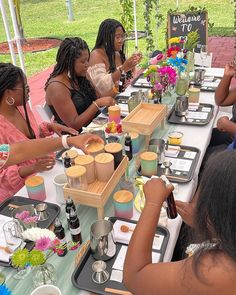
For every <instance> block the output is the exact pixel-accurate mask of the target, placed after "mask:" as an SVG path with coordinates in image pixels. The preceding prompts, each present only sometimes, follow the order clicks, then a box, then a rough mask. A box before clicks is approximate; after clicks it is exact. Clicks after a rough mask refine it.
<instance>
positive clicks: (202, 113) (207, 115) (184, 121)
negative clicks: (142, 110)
mask: <svg viewBox="0 0 236 295" xmlns="http://www.w3.org/2000/svg"><path fill="white" fill-rule="evenodd" d="M190 112H191V117H190ZM213 112H214V106H213V105H212V104H209V103H200V104H199V107H198V108H197V109H196V110H189V112H188V114H187V115H186V116H183V117H179V116H176V115H175V105H174V106H173V107H172V109H171V111H170V113H169V115H168V117H167V121H168V122H169V123H173V124H180V125H196V126H204V125H207V124H208V123H209V122H210V120H211V119H212V116H213Z"/></svg>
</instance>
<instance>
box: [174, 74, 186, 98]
mask: <svg viewBox="0 0 236 295" xmlns="http://www.w3.org/2000/svg"><path fill="white" fill-rule="evenodd" d="M187 89H188V75H187V74H186V73H180V74H179V77H178V78H177V81H176V87H175V92H176V94H177V95H180V96H183V95H185V94H186V92H187Z"/></svg>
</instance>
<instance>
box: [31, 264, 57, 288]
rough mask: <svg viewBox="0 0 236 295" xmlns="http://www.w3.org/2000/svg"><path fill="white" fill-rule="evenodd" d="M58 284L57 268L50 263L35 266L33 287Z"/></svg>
mask: <svg viewBox="0 0 236 295" xmlns="http://www.w3.org/2000/svg"><path fill="white" fill-rule="evenodd" d="M55 283H56V274H55V268H54V266H53V265H52V264H50V263H44V264H42V265H38V266H35V268H34V269H33V285H34V287H35V288H37V287H39V286H41V285H47V284H48V285H54V284H55Z"/></svg>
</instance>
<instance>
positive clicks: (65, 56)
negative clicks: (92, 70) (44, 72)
mask: <svg viewBox="0 0 236 295" xmlns="http://www.w3.org/2000/svg"><path fill="white" fill-rule="evenodd" d="M89 56H90V52H89V48H88V45H87V43H86V42H85V41H84V40H82V39H81V38H78V37H75V38H66V39H65V40H64V41H62V43H61V46H60V48H59V50H58V53H57V57H56V62H57V63H56V65H55V67H54V70H53V72H52V74H51V75H50V77H49V79H48V80H47V82H46V86H45V90H46V102H47V104H48V105H49V107H50V108H51V110H52V112H53V114H54V116H55V120H56V121H57V122H60V123H61V124H64V125H67V126H69V127H72V128H75V129H76V130H79V131H81V130H82V127H83V126H87V125H88V124H89V123H90V122H91V121H92V120H93V118H94V117H95V116H97V114H98V111H99V109H100V107H103V106H110V105H113V104H114V103H115V101H114V99H113V98H112V97H102V98H98V97H97V94H96V91H95V89H94V87H93V86H92V85H91V83H90V81H89V80H88V79H87V78H86V74H87V69H88V62H89Z"/></svg>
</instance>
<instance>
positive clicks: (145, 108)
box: [122, 103, 167, 135]
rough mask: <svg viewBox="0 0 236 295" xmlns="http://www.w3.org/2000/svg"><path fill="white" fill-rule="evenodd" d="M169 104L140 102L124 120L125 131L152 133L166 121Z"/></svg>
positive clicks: (123, 127)
mask: <svg viewBox="0 0 236 295" xmlns="http://www.w3.org/2000/svg"><path fill="white" fill-rule="evenodd" d="M166 113H167V106H166V105H164V104H150V103H140V104H139V105H138V106H137V107H136V108H135V109H134V110H133V111H132V112H131V113H130V114H129V115H128V116H127V117H126V118H124V119H123V120H122V129H123V130H124V131H125V132H130V131H134V132H137V133H139V134H143V135H151V134H152V133H153V131H154V129H155V128H156V127H157V126H158V125H159V124H160V123H162V122H164V120H165V118H166Z"/></svg>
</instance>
